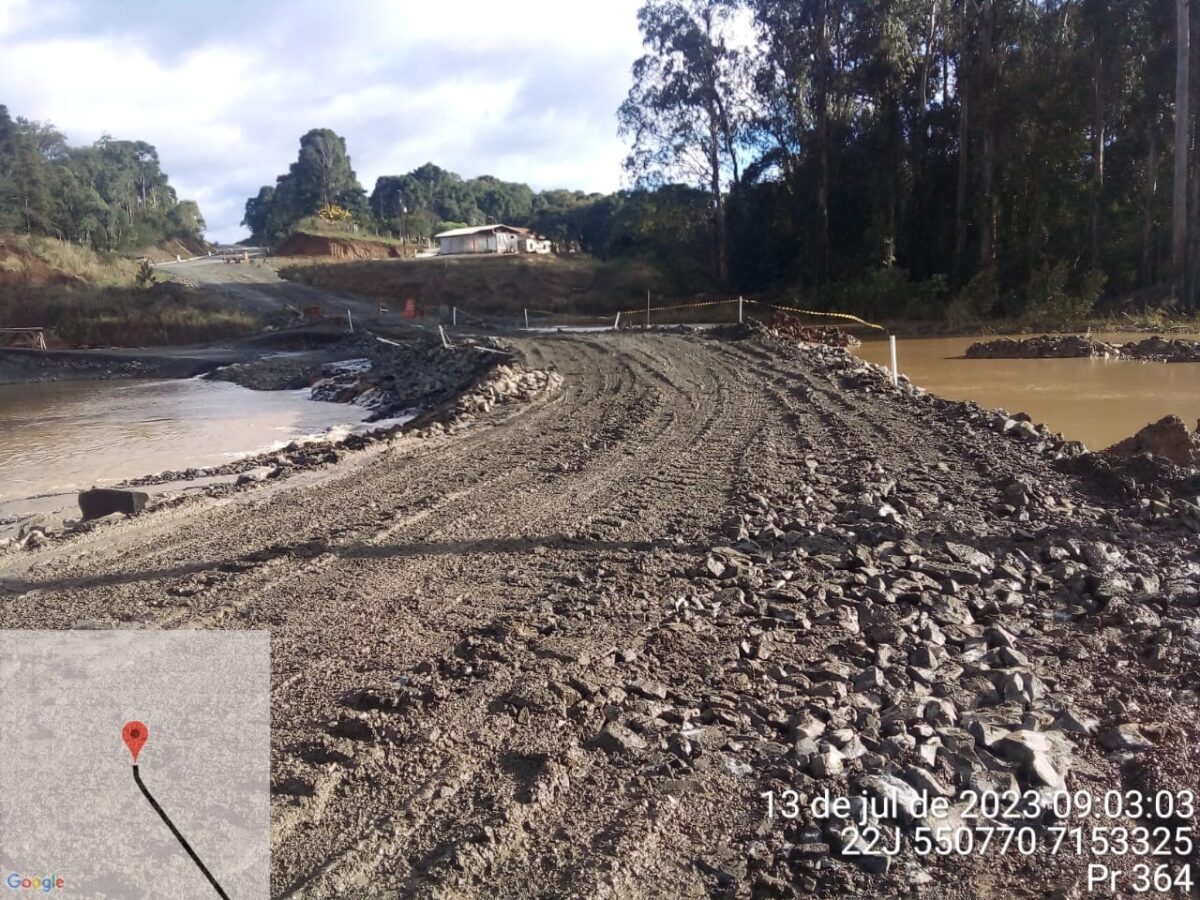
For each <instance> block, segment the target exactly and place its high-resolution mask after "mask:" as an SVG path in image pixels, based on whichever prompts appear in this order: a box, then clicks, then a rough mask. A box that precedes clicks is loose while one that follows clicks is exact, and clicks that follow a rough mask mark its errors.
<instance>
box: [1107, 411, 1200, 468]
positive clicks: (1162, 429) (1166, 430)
mask: <svg viewBox="0 0 1200 900" xmlns="http://www.w3.org/2000/svg"><path fill="white" fill-rule="evenodd" d="M1104 452H1105V453H1111V454H1112V455H1113V456H1137V455H1138V454H1139V453H1152V454H1154V455H1155V456H1161V457H1162V458H1163V459H1169V460H1170V461H1171V462H1173V463H1175V464H1176V465H1179V466H1200V435H1197V433H1196V432H1194V431H1190V430H1189V429H1188V427H1187V425H1185V424H1184V422H1183V420H1182V419H1180V418H1179V417H1178V416H1167V417H1166V418H1164V419H1159V420H1158V421H1157V422H1155V423H1153V424H1152V425H1147V426H1146V427H1145V428H1143V429H1142V430H1141V431H1139V432H1138V433H1137V434H1135V435H1134V436H1133V437H1131V438H1126V439H1125V440H1123V441H1121V442H1120V443H1119V444H1114V445H1113V446H1111V447H1109V448H1108V449H1107V450H1105V451H1104Z"/></svg>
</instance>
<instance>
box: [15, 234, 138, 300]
mask: <svg viewBox="0 0 1200 900" xmlns="http://www.w3.org/2000/svg"><path fill="white" fill-rule="evenodd" d="M47 269H49V270H51V272H52V273H53V275H54V276H55V277H57V278H58V279H59V280H64V279H65V280H74V281H81V282H85V283H87V284H91V285H107V286H111V287H124V286H130V285H132V284H134V282H135V281H136V280H137V275H138V270H139V264H138V263H137V262H135V261H134V260H132V259H129V258H128V257H125V256H120V255H118V254H115V253H103V252H99V251H96V250H93V249H92V248H91V247H87V246H81V245H79V244H71V243H67V242H66V241H60V240H56V239H55V238H48V237H42V236H40V235H21V234H18V235H3V234H0V284H21V283H30V282H32V283H37V282H40V281H44V280H45V279H46V277H47V276H48V274H50V273H47V272H46V270H47Z"/></svg>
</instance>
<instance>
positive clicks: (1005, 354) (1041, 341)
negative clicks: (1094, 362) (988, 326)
mask: <svg viewBox="0 0 1200 900" xmlns="http://www.w3.org/2000/svg"><path fill="white" fill-rule="evenodd" d="M1120 352H1121V351H1120V349H1119V348H1117V347H1115V346H1114V345H1112V344H1106V343H1104V342H1103V341H1097V340H1093V339H1092V338H1089V337H1079V336H1078V335H1043V336H1042V337H1035V338H1028V339H1026V340H1022V341H1014V340H1013V339H1012V338H1001V339H999V340H996V341H984V342H980V343H978V344H972V345H971V346H970V347H968V348H967V353H966V356H967V359H1075V358H1088V357H1096V356H1098V357H1109V356H1119V355H1120Z"/></svg>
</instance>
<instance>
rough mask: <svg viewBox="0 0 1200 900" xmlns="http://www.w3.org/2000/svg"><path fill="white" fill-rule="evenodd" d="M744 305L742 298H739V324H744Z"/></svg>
mask: <svg viewBox="0 0 1200 900" xmlns="http://www.w3.org/2000/svg"><path fill="white" fill-rule="evenodd" d="M743 305H744V303H743V300H742V298H741V297H738V324H739V325H741V324H742V306H743Z"/></svg>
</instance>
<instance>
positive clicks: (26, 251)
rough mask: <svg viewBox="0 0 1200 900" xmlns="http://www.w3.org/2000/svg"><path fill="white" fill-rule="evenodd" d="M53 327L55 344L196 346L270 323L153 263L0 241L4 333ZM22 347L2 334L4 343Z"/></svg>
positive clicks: (47, 241)
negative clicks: (164, 274) (161, 272)
mask: <svg viewBox="0 0 1200 900" xmlns="http://www.w3.org/2000/svg"><path fill="white" fill-rule="evenodd" d="M33 327H40V328H44V329H46V332H45V337H46V342H47V344H48V345H50V346H52V347H84V346H86V347H93V346H116V347H146V346H162V345H171V344H176V345H179V344H196V343H204V342H206V341H214V340H221V339H224V338H229V337H235V336H238V335H244V334H251V333H253V332H255V331H258V330H260V329H261V328H262V327H263V322H262V321H261V320H259V319H258V318H257V317H255V316H253V315H250V314H248V313H246V312H244V311H242V310H241V309H239V308H237V307H233V306H231V305H230V304H229V302H228V301H227V300H226V299H225V298H223V297H220V296H217V295H212V294H207V293H205V292H203V291H200V290H196V289H194V288H189V287H185V286H183V285H180V284H174V283H171V282H163V281H161V280H160V278H159V276H158V275H157V273H156V271H155V270H154V269H153V268H151V267H150V266H149V265H148V264H146V263H144V262H143V263H138V262H135V261H134V260H131V259H127V258H124V257H121V256H118V255H115V254H110V253H99V252H97V251H95V250H91V249H89V248H87V247H81V246H79V245H77V244H70V243H66V242H64V241H58V240H55V239H53V238H44V237H38V236H18V237H12V236H8V235H5V236H0V328H33ZM21 343H22V338H21V337H20V336H11V335H0V346H15V345H20V344H21Z"/></svg>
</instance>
